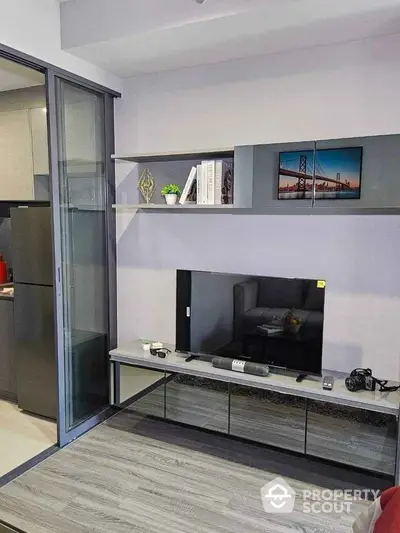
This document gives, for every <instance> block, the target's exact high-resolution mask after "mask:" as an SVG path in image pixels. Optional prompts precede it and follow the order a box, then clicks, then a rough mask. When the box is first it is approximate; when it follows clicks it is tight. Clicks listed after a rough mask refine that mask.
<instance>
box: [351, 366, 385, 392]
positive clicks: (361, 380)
mask: <svg viewBox="0 0 400 533" xmlns="http://www.w3.org/2000/svg"><path fill="white" fill-rule="evenodd" d="M376 382H377V380H376V379H375V378H374V377H373V375H372V370H371V369H370V368H356V369H355V370H353V372H352V373H351V374H350V376H349V377H348V378H346V380H345V385H346V387H347V389H348V390H349V391H350V392H357V391H360V390H368V391H374V390H375V389H376Z"/></svg>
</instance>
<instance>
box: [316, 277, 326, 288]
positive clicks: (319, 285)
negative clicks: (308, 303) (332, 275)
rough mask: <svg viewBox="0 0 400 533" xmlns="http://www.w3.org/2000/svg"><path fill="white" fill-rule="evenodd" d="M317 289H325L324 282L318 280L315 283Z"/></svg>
mask: <svg viewBox="0 0 400 533" xmlns="http://www.w3.org/2000/svg"><path fill="white" fill-rule="evenodd" d="M317 287H318V289H325V287H326V281H325V280H323V279H319V280H318V281H317Z"/></svg>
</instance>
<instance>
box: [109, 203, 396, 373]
mask: <svg viewBox="0 0 400 533" xmlns="http://www.w3.org/2000/svg"><path fill="white" fill-rule="evenodd" d="M117 220H118V232H117V234H118V298H119V300H118V322H119V324H118V326H119V339H120V342H126V341H129V340H132V339H133V338H135V337H142V338H147V337H149V338H154V339H159V340H162V341H165V342H172V343H173V342H174V340H175V290H176V288H175V276H176V274H175V270H176V269H178V268H181V269H189V270H208V271H217V272H241V273H244V274H258V275H264V276H282V277H285V276H287V277H301V278H312V279H324V280H327V288H326V299H325V327H324V347H323V367H324V368H325V369H332V370H337V371H343V372H348V371H350V370H352V369H353V368H355V367H357V366H363V367H368V366H370V367H372V368H373V369H374V371H375V372H376V373H377V374H378V375H381V376H382V377H387V378H391V379H400V328H398V327H397V319H396V317H397V316H400V281H399V278H398V265H399V263H400V248H399V247H398V246H396V245H394V243H397V242H399V236H400V219H399V218H398V217H395V216H367V215H366V216H350V215H349V216H329V215H325V216H323V215H320V216H296V215H292V216H273V215H267V216H265V215H263V216H258V215H209V214H208V215H202V214H193V215H192V214H187V215H186V214H172V213H165V214H158V213H157V214H155V213H152V214H150V213H143V214H136V215H132V214H126V216H125V215H119V216H118V219H117Z"/></svg>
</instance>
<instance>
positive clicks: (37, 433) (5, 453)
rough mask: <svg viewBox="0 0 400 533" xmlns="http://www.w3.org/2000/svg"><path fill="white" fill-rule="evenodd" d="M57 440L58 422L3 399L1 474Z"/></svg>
mask: <svg viewBox="0 0 400 533" xmlns="http://www.w3.org/2000/svg"><path fill="white" fill-rule="evenodd" d="M56 443H57V425H56V423H55V422H53V421H51V420H47V419H45V418H41V417H39V416H34V415H31V414H29V413H25V412H24V411H21V410H20V409H19V408H18V405H16V404H15V403H12V402H8V401H5V400H0V478H1V477H2V476H4V475H5V474H7V473H8V472H10V471H11V470H14V469H15V468H17V467H19V466H20V465H22V464H23V463H25V462H26V461H29V460H30V459H32V458H33V457H35V456H36V455H38V454H39V453H41V452H43V451H44V450H47V449H48V448H50V446H53V445H54V444H56Z"/></svg>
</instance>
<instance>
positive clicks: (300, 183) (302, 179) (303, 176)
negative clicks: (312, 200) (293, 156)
mask: <svg viewBox="0 0 400 533" xmlns="http://www.w3.org/2000/svg"><path fill="white" fill-rule="evenodd" d="M317 165H318V164H317ZM299 167H300V168H299V170H298V172H297V171H295V170H288V169H286V168H280V169H279V174H280V175H281V176H288V177H290V178H298V180H297V191H299V192H302V191H306V190H307V187H306V181H307V180H311V181H312V180H313V179H314V176H313V174H307V156H305V155H302V156H300V165H299ZM317 171H318V169H317ZM315 179H316V180H318V181H324V182H328V183H334V184H335V185H336V187H335V189H336V191H343V190H346V189H348V190H351V186H350V183H349V182H348V181H347V180H345V181H341V179H340V172H339V173H338V174H336V179H334V178H328V177H326V176H321V175H320V174H315Z"/></svg>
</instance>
